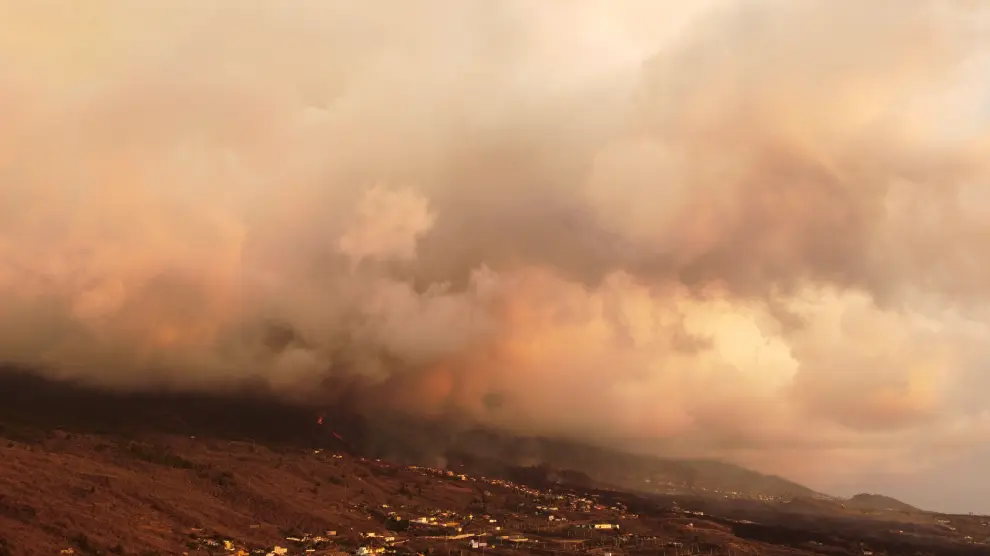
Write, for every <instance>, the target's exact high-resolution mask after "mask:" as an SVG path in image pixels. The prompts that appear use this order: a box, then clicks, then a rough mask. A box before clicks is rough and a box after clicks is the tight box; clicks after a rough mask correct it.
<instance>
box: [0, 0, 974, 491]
mask: <svg viewBox="0 0 990 556" xmlns="http://www.w3.org/2000/svg"><path fill="white" fill-rule="evenodd" d="M687 4H690V6H691V7H690V8H687V7H685V6H686V5H687ZM988 8H990V7H988V6H985V5H984V4H982V3H979V2H964V1H951V0H945V1H941V2H937V1H925V0H918V1H912V2H904V1H902V0H874V1H870V2H855V1H852V0H839V1H836V0H831V1H827V0H820V1H813V0H778V1H771V0H766V1H763V0H759V1H757V0H753V1H747V2H733V1H729V0H723V1H717V0H715V1H709V2H694V3H683V2H660V1H656V0H625V1H619V2H616V1H605V0H602V1H597V0H568V1H557V0H548V1H544V2H531V1H528V0H507V1H502V2H487V1H482V0H468V1H462V2H444V1H441V0H435V1H434V0H422V1H417V2H368V1H367V0H364V1H349V0H332V1H325V2H262V1H260V0H257V1H256V0H238V1H234V0H230V1H227V0H216V1H211V2H210V1H203V0H195V1H193V0H169V1H164V0H161V1H159V0H142V1H136V2H125V3H116V2H102V1H96V0H94V1H90V2H85V3H78V4H77V3H63V2H21V1H16V0H0V122H3V123H2V124H0V125H2V129H3V133H0V359H2V360H3V361H4V362H7V363H11V364H16V365H19V366H24V367H30V368H35V369H39V370H40V372H44V373H48V374H51V375H54V376H65V377H74V378H82V379H85V380H87V381H91V382H94V383H97V384H100V385H105V386H108V387H115V388H159V387H170V388H182V389H224V388H229V387H232V386H233V385H236V384H238V383H240V382H242V381H245V380H262V381H264V382H266V383H269V384H270V385H271V386H272V388H274V389H276V390H277V391H279V392H282V393H283V394H284V395H285V396H288V397H298V398H305V397H307V396H320V395H324V394H325V393H326V391H325V389H324V388H325V387H326V385H327V384H341V383H343V384H352V385H356V386H353V387H352V388H353V389H352V390H349V391H352V392H357V394H356V395H358V396H360V399H361V403H362V405H363V406H364V407H366V408H369V409H370V410H374V409H375V408H389V409H392V410H401V411H410V412H414V413H415V414H421V415H427V416H433V415H441V416H444V415H446V416H449V415H456V416H458V417H459V418H462V419H465V420H468V421H471V422H478V423H485V424H488V425H492V426H497V427H501V428H505V429H508V430H513V431H519V432H525V433H534V434H553V435H563V436H573V437H582V438H592V439H596V440H598V441H601V442H609V443H618V444H620V445H623V446H626V447H633V448H635V449H640V450H662V451H663V453H667V454H674V455H678V454H680V455H692V456H715V457H724V458H728V459H731V460H734V461H737V462H741V463H744V464H748V465H754V466H756V467H758V468H760V469H763V470H766V471H772V472H780V473H787V474H790V475H791V476H794V477H796V478H805V479H812V480H816V481H828V480H832V479H835V478H836V477H837V476H841V475H843V474H850V473H854V472H858V471H861V470H870V471H871V472H877V471H884V472H909V471H912V470H914V469H916V468H921V467H925V466H930V465H936V464H939V462H941V461H942V460H943V459H951V458H955V457H958V456H960V455H961V454H963V453H964V452H965V450H966V449H967V447H968V446H970V445H972V444H973V443H978V442H986V441H987V440H990V413H988V410H990V404H988V403H987V402H986V400H985V396H984V395H983V394H982V393H983V392H985V391H986V387H987V386H988V385H990V380H988V374H987V368H988V364H990V351H988V347H987V346H990V342H988V340H990V330H988V322H990V320H988V319H990V313H988V309H990V258H987V257H986V256H985V251H986V246H988V245H990V131H988V130H990V104H988V101H987V99H988V98H990V94H988V93H990V82H988V81H987V79H986V75H987V74H988V70H990V49H988V46H990V45H988V43H990V40H988V37H990V35H988V21H990V19H988V11H990V10H988Z"/></svg>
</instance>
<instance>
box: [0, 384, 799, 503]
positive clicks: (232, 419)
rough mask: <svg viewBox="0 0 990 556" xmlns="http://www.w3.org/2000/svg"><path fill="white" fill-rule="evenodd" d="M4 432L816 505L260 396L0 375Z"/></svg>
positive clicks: (633, 458)
mask: <svg viewBox="0 0 990 556" xmlns="http://www.w3.org/2000/svg"><path fill="white" fill-rule="evenodd" d="M121 415H126V416H128V417H127V418H126V419H121V418H120V416H121ZM320 418H322V421H323V424H322V425H321V424H319V423H318V421H319V420H320ZM0 422H6V423H8V426H14V427H15V428H16V426H18V424H24V425H31V426H36V425H40V426H45V427H61V428H64V429H65V430H74V431H77V432H96V433H104V432H113V433H121V432H123V433H128V434H132V433H162V434H179V435H182V434H187V435H188V434H200V435H215V436H218V437H222V438H231V439H251V440H261V441H271V442H280V443H294V442H305V443H308V444H311V445H314V446H322V447H328V448H341V447H346V449H348V450H350V451H353V452H354V453H357V454H360V455H363V456H366V457H370V458H380V459H386V460H389V461H395V462H400V463H406V464H418V465H428V466H437V467H444V466H446V465H447V464H448V462H452V463H454V464H456V465H458V466H460V467H463V468H465V469H467V470H470V471H472V472H475V473H479V474H487V475H505V474H506V473H508V472H509V471H511V470H512V469H517V468H525V467H532V466H538V465H546V466H549V467H551V468H554V469H558V470H570V471H574V472H577V473H578V474H580V475H582V476H586V479H581V480H583V481H585V483H583V484H582V486H588V485H591V484H594V485H596V486H605V487H608V486H611V487H621V488H624V489H630V490H636V491H640V492H649V493H656V494H667V493H670V494H673V493H690V492H719V493H727V494H728V493H735V494H734V495H740V496H749V497H756V496H766V497H771V498H781V499H786V498H791V497H794V496H815V495H816V493H815V492H814V491H812V490H810V489H808V488H806V487H803V486H801V485H798V484H796V483H793V482H790V481H787V480H785V479H781V478H779V477H774V476H768V475H762V474H760V473H756V472H754V471H751V470H748V469H744V468H742V467H739V466H736V465H732V464H728V463H721V462H716V461H704V460H675V459H666V458H660V457H652V456H642V455H633V454H628V453H624V452H620V451H617V450H614V449H607V448H601V447H595V446H589V445H585V444H580V443H578V442H574V441H565V440H558V439H549V438H533V437H519V436H514V435H510V434H503V433H499V432H495V431H491V430H483V429H479V428H474V427H470V426H465V425H464V424H463V423H460V422H456V421H451V420H447V421H443V420H434V421H426V420H417V419H411V418H409V417H408V416H388V415H381V414H375V415H370V416H369V415H362V414H360V413H357V412H355V411H353V410H350V409H347V408H342V407H305V406H296V405H289V404H286V403H284V402H281V401H279V400H277V399H276V398H274V397H272V396H271V395H270V394H269V393H268V392H266V391H265V390H264V389H263V388H257V387H255V388H251V389H244V390H241V391H237V392H230V393H228V394H226V395H215V394H214V395H206V394H188V393H180V392H152V393H147V392H144V393H130V394H125V393H108V392H103V391H99V390H95V389H91V388H87V387H85V386H83V385H78V384H70V383H64V382H52V381H46V380H42V379H39V378H37V377H35V376H32V375H28V374H24V373H14V372H10V371H7V372H2V371H0Z"/></svg>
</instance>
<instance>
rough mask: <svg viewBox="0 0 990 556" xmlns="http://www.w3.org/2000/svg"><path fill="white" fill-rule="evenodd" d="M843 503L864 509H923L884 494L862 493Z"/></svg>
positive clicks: (848, 506)
mask: <svg viewBox="0 0 990 556" xmlns="http://www.w3.org/2000/svg"><path fill="white" fill-rule="evenodd" d="M843 505H844V506H845V507H846V508H851V509H856V510H864V511H895V512H920V511H922V510H920V509H918V508H916V507H914V506H912V505H910V504H907V503H904V502H901V501H900V500H897V499H896V498H891V497H890V496H884V495H882V494H868V493H865V492H864V493H860V494H857V495H855V496H853V497H852V498H850V499H848V500H845V501H844V502H843Z"/></svg>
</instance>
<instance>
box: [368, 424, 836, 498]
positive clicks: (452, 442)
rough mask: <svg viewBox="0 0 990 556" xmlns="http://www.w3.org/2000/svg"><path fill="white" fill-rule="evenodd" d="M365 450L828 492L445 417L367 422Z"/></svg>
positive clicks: (650, 485) (651, 489) (601, 482)
mask: <svg viewBox="0 0 990 556" xmlns="http://www.w3.org/2000/svg"><path fill="white" fill-rule="evenodd" d="M362 436H363V437H364V439H365V443H364V444H363V445H362V446H361V448H360V449H361V451H362V452H365V453H366V454H368V455H371V456H373V457H381V458H384V459H392V460H401V461H413V462H415V463H420V464H427V465H429V464H433V465H439V464H443V465H444V466H449V467H457V468H461V469H464V470H467V471H471V472H476V473H482V474H488V475H492V476H494V475H499V474H504V473H505V472H507V471H508V470H510V468H511V469H519V468H533V467H541V466H542V467H543V468H545V469H549V470H553V471H554V472H556V473H557V474H558V475H560V476H561V477H567V476H568V472H570V473H573V475H571V477H572V478H577V477H580V482H581V486H584V487H587V486H590V484H591V483H593V484H594V485H597V486H599V487H604V488H622V489H628V490H632V491H636V492H643V493H656V494H673V493H691V492H698V493H701V492H713V493H715V492H717V493H724V494H726V495H730V494H734V495H737V496H746V497H770V498H777V499H790V498H793V497H798V496H807V497H821V496H822V495H821V494H819V493H818V492H816V491H814V490H812V489H810V488H808V487H805V486H803V485H800V484H798V483H795V482H793V481H789V480H787V479H784V478H781V477H777V476H774V475H765V474H762V473H758V472H756V471H752V470H750V469H746V468H744V467H741V466H738V465H734V464H731V463H725V462H721V461H713V460H702V459H693V460H692V459H671V458H662V457H657V456H647V455H637V454H631V453H627V452H622V451H619V450H616V449H612V448H603V447H599V446H594V445H590V444H583V443H580V442H575V441H570V440H560V439H552V438H544V437H526V436H517V435H512V434H508V433H500V432H495V431H492V430H485V429H480V428H470V429H466V430H457V429H452V428H449V427H446V426H444V425H443V424H441V423H429V424H427V423H415V422H413V421H410V420H408V419H407V420H403V421H402V422H395V421H392V420H391V419H385V418H380V417H379V418H376V419H370V420H368V421H367V428H366V430H365V431H364V434H363V435H362Z"/></svg>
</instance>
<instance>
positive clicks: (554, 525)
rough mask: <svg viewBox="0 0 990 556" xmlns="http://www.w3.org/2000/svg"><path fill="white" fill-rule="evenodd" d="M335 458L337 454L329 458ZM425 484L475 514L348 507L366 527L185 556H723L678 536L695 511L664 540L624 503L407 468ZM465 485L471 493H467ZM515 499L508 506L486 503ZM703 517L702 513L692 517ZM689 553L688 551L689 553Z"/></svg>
mask: <svg viewBox="0 0 990 556" xmlns="http://www.w3.org/2000/svg"><path fill="white" fill-rule="evenodd" d="M332 457H333V458H335V459H340V458H341V457H343V456H341V455H339V454H333V455H332ZM361 461H363V462H365V463H368V464H371V465H373V466H377V467H381V468H392V467H397V466H393V465H392V464H389V463H386V462H382V461H380V460H373V461H368V460H364V459H363V458H362V459H361ZM404 469H405V470H407V471H412V472H414V473H417V474H419V475H421V476H423V477H426V478H430V479H433V480H439V481H449V482H453V483H461V484H462V485H465V486H463V487H461V488H475V489H477V490H478V495H479V501H480V503H479V504H476V506H477V507H476V511H471V512H470V513H465V512H464V511H463V510H462V511H456V510H453V509H448V508H429V509H426V510H425V511H424V509H423V508H419V507H414V505H412V504H406V503H400V504H396V505H393V504H388V503H383V504H379V505H377V506H369V505H367V504H363V503H352V504H351V507H352V508H353V509H354V510H357V511H360V512H362V513H363V514H364V515H365V516H366V521H367V526H366V527H364V528H360V529H359V528H357V527H347V528H341V529H335V530H324V531H312V532H306V533H301V532H299V533H294V534H291V535H286V536H285V537H284V538H283V539H282V541H280V542H278V543H276V544H273V545H272V546H269V547H264V548H259V547H248V546H244V545H243V544H242V543H240V542H238V540H236V539H229V538H224V537H222V536H221V535H218V534H215V533H211V532H209V531H205V530H202V529H193V530H190V532H189V542H188V543H187V549H188V551H187V552H185V553H184V554H203V553H206V554H235V555H238V556H248V555H264V556H292V555H312V556H345V555H353V556H372V555H408V556H431V555H445V556H446V555H449V554H460V555H466V554H468V553H472V552H475V553H478V554H485V553H486V552H488V551H496V552H498V553H505V554H519V553H541V554H550V553H569V554H593V555H596V556H620V555H625V554H634V553H637V552H644V551H649V552H650V554H668V553H669V554H672V555H679V556H680V555H688V554H693V553H698V554H701V553H704V554H709V553H725V554H728V553H729V550H730V548H728V547H726V548H724V549H722V547H721V546H718V548H720V550H719V551H716V550H715V548H716V545H712V544H711V543H708V544H706V545H705V546H704V547H702V546H701V543H699V542H698V537H697V536H696V535H695V536H689V538H691V539H693V541H694V542H693V543H692V542H691V541H689V540H688V539H687V538H681V537H682V535H678V534H672V533H676V532H677V531H681V530H687V531H690V530H691V528H692V527H693V524H692V523H691V522H690V519H689V518H690V517H691V516H692V515H693V513H692V512H686V511H681V514H683V516H682V518H681V521H685V523H681V524H680V527H676V524H674V525H675V527H668V528H667V531H665V534H664V535H663V536H662V537H661V536H659V535H657V534H651V533H650V532H648V531H647V530H646V528H644V527H643V525H642V524H641V523H640V522H639V520H638V517H639V516H638V515H636V514H635V513H631V512H629V511H628V508H626V507H625V506H624V505H623V504H621V503H618V502H611V503H609V502H606V501H604V500H602V499H601V496H600V495H594V494H592V495H587V494H578V493H574V492H568V491H566V490H561V491H559V492H558V491H557V490H556V489H553V490H540V489H536V488H533V487H530V486H525V485H521V484H517V483H514V482H511V481H507V480H503V479H491V478H485V477H471V476H469V475H466V474H463V473H457V472H455V471H451V470H446V469H436V468H430V467H417V466H408V467H405V468H404ZM467 485H470V486H467ZM507 494H508V495H513V496H512V497H511V499H512V500H516V501H517V502H516V503H515V504H512V505H509V506H508V507H506V506H502V505H499V504H494V503H491V501H492V500H495V499H498V500H506V499H507V496H506V495H507ZM696 513H698V514H699V515H700V512H696ZM692 549H693V550H692Z"/></svg>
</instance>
